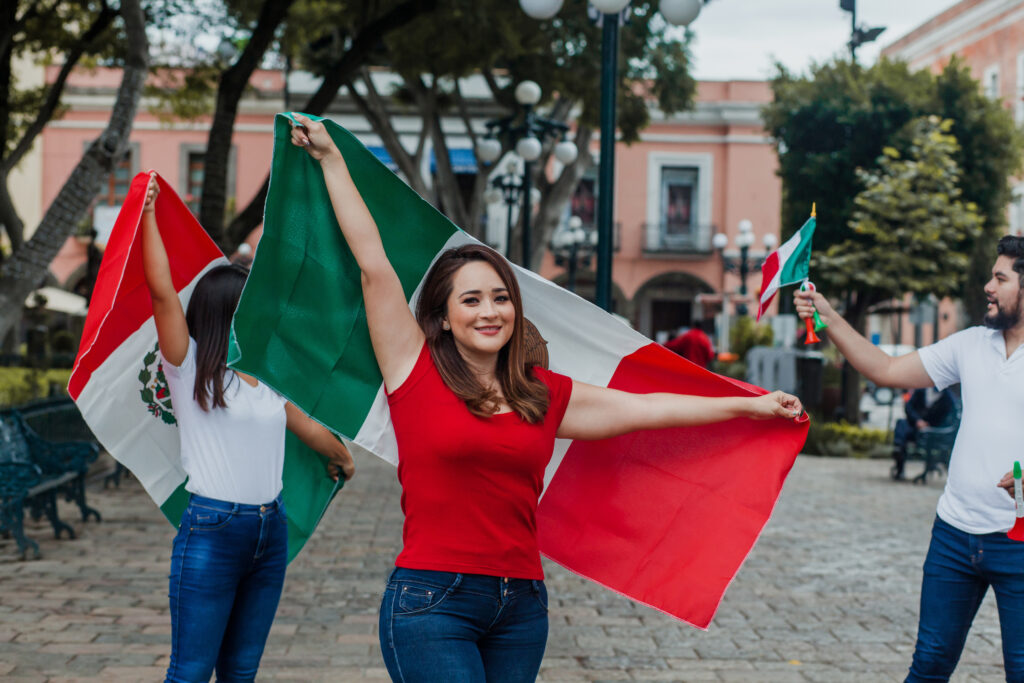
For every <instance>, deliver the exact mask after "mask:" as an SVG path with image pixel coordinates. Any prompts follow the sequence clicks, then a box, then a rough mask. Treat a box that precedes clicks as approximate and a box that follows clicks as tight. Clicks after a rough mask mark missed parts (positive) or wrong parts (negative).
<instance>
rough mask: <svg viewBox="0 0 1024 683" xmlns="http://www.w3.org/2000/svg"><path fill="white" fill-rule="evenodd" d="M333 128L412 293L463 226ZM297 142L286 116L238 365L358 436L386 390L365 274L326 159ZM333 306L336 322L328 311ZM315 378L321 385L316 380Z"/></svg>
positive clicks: (241, 311)
mask: <svg viewBox="0 0 1024 683" xmlns="http://www.w3.org/2000/svg"><path fill="white" fill-rule="evenodd" d="M310 118H314V119H318V117H310ZM325 123H326V125H327V130H328V131H329V132H330V134H331V137H332V138H334V142H335V143H336V144H337V145H338V149H339V150H340V151H341V153H342V155H343V156H344V157H345V161H346V163H347V164H348V166H349V169H350V171H351V175H352V177H353V179H354V180H355V183H356V187H357V188H358V189H359V192H360V194H361V195H362V197H363V199H364V201H365V202H366V205H367V207H368V208H369V210H370V213H371V214H372V215H373V216H374V218H375V219H376V221H377V225H378V227H379V229H380V233H381V238H382V240H383V242H384V249H385V251H387V253H388V256H389V258H390V259H391V263H392V265H394V267H395V270H396V271H397V272H398V276H399V278H400V280H401V282H402V286H403V288H404V290H405V294H406V297H411V296H412V294H413V293H414V291H415V289H416V287H417V286H418V285H419V283H420V280H421V279H422V277H423V274H424V272H425V271H426V270H427V268H428V267H429V265H430V263H431V262H432V260H433V258H434V256H435V255H436V254H437V253H438V251H440V250H441V249H442V247H443V246H444V244H445V242H446V241H447V240H448V239H449V237H451V235H452V234H453V233H454V232H456V231H457V228H456V227H455V226H454V225H453V224H452V223H451V222H450V221H448V219H447V218H445V217H444V216H443V215H441V214H440V213H438V212H436V211H434V210H433V208H432V207H430V205H429V204H427V202H425V201H424V200H423V199H422V198H420V197H419V196H418V195H417V194H416V193H415V192H413V191H412V190H411V189H409V188H408V187H407V186H404V185H402V184H400V183H395V177H394V174H393V173H392V172H391V171H390V170H389V169H388V168H387V167H386V166H384V165H383V164H382V163H381V162H380V161H378V160H377V158H376V157H375V156H374V155H373V154H372V153H371V152H370V151H369V150H367V149H366V147H364V146H363V144H362V143H361V142H359V141H358V140H357V139H356V138H355V137H354V136H353V135H352V134H351V133H349V132H348V131H346V130H344V129H343V128H341V127H340V126H338V125H336V124H334V123H332V122H330V121H326V122H325ZM290 136H291V119H290V118H289V117H287V116H285V115H283V114H279V115H278V116H277V117H276V119H275V122H274V158H273V163H272V167H271V180H270V188H269V192H268V195H267V204H266V211H265V217H264V230H263V237H262V238H261V240H260V244H259V248H258V249H257V253H256V258H255V263H254V264H253V274H252V276H250V278H249V281H248V283H247V284H246V287H245V291H244V292H243V294H242V299H241V301H240V302H239V305H238V310H237V311H236V312H235V318H234V332H235V335H236V337H237V339H238V340H239V342H240V343H241V348H240V356H241V357H240V358H237V359H233V360H234V363H233V364H232V367H235V368H237V369H239V370H241V371H243V372H251V373H252V374H254V375H255V376H257V377H259V378H260V379H261V380H263V381H264V382H266V383H267V384H269V385H270V386H272V387H274V388H276V389H278V390H279V391H281V393H283V394H284V395H285V396H287V397H288V398H289V400H291V401H292V402H294V403H295V404H297V405H299V406H300V407H301V408H302V409H303V410H305V411H306V412H308V413H309V414H310V415H312V416H313V417H314V418H315V419H317V420H318V421H320V422H321V423H324V424H328V425H331V427H332V428H334V429H336V430H338V431H339V432H341V433H342V434H345V435H347V436H349V437H354V436H355V434H357V433H358V431H359V427H360V425H361V424H362V423H363V421H364V419H365V418H366V416H367V414H368V412H369V410H370V408H371V406H372V404H373V401H374V398H375V397H376V396H377V393H378V391H379V389H380V386H381V383H382V378H381V375H380V371H379V370H378V368H377V363H376V361H375V359H374V356H373V349H372V347H371V346H370V335H369V330H368V328H367V326H366V312H365V310H364V308H363V297H362V288H361V284H360V277H359V269H358V268H357V267H356V263H355V259H354V258H353V256H352V252H351V251H350V250H349V248H348V246H347V245H346V244H345V242H344V240H343V238H342V236H341V232H340V230H339V228H338V224H337V220H336V219H335V217H334V211H333V209H332V208H331V202H330V198H329V196H328V194H327V188H326V186H325V185H324V178H323V172H322V170H321V169H320V165H319V163H318V162H316V161H314V160H313V159H312V158H311V157H310V156H309V155H308V154H307V153H306V151H305V150H303V149H301V148H298V147H296V146H294V145H292V144H291V142H290ZM396 186H397V187H396ZM289 197H291V198H293V199H292V201H287V199H288V198H289ZM294 197H302V198H303V199H304V200H305V201H301V202H297V201H294ZM307 198H308V199H307ZM424 209H428V210H424ZM325 310H326V311H330V315H327V316H325V315H323V314H322V313H320V312H321V311H325ZM341 368H345V372H344V374H343V373H342V372H341V370H340V369H341ZM310 377H316V378H323V381H322V382H315V383H314V382H309V381H307V380H308V378H310Z"/></svg>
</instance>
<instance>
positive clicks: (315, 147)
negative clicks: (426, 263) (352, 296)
mask: <svg viewBox="0 0 1024 683" xmlns="http://www.w3.org/2000/svg"><path fill="white" fill-rule="evenodd" d="M294 117H295V120H296V121H298V123H299V124H300V125H298V126H295V127H294V128H292V144H294V145H296V146H298V147H302V148H303V149H305V150H306V151H307V152H309V155H310V156H311V157H313V158H314V159H316V160H317V161H319V162H320V167H321V168H322V169H323V172H324V182H325V183H326V184H327V193H328V194H329V195H330V197H331V205H332V206H333V207H334V215H335V216H336V217H337V219H338V225H340V226H341V232H342V234H343V235H344V236H345V241H346V242H348V246H349V249H351V250H352V254H353V255H354V256H355V258H356V263H357V264H358V265H359V270H360V271H361V277H362V284H363V300H364V301H365V303H366V322H367V324H368V325H369V328H370V341H371V342H372V343H373V352H374V355H375V356H376V357H377V364H378V365H379V366H380V370H381V374H382V375H383V376H384V384H385V386H387V388H388V390H389V391H393V390H395V389H396V388H397V387H398V386H399V385H401V384H402V382H404V381H405V379H406V378H407V377H408V376H409V373H411V372H412V368H413V366H414V365H415V364H416V358H417V356H418V355H419V352H420V349H422V348H423V342H424V340H425V337H424V335H423V331H422V330H421V329H420V326H419V324H418V323H417V322H416V318H415V317H413V314H412V311H411V310H409V304H408V302H407V301H406V299H405V292H404V291H402V283H401V282H400V281H399V279H398V274H397V273H395V269H394V268H393V267H392V265H391V262H390V261H388V257H387V254H386V253H385V252H384V245H383V243H382V242H381V239H380V233H379V232H378V231H377V224H376V223H375V222H374V220H373V216H371V215H370V211H369V209H367V208H366V203H365V202H364V201H363V198H362V197H361V196H360V194H359V191H358V190H357V189H356V185H355V183H354V182H353V181H352V176H351V175H350V174H349V171H348V165H347V164H346V163H345V159H344V158H343V157H342V155H341V152H339V151H338V147H337V146H336V145H335V144H334V140H332V139H331V136H330V134H329V133H328V132H327V129H326V128H325V127H324V125H323V124H322V123H320V122H319V121H313V120H312V119H309V118H307V117H305V116H302V115H301V114H294Z"/></svg>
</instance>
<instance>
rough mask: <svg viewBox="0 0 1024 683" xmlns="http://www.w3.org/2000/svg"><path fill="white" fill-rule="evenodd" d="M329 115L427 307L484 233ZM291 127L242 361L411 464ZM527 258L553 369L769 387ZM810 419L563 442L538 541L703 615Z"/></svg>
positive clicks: (393, 458)
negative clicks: (699, 361) (654, 332)
mask: <svg viewBox="0 0 1024 683" xmlns="http://www.w3.org/2000/svg"><path fill="white" fill-rule="evenodd" d="M310 118H316V117H310ZM324 123H325V125H326V127H327V130H328V132H329V133H330V135H331V136H332V138H333V139H334V142H335V143H336V145H337V146H338V149H339V151H340V152H341V153H342V155H343V156H344V157H345V161H346V165H347V166H348V169H349V172H350V173H351V176H352V179H353V181H354V182H355V184H356V187H357V189H358V190H359V192H360V194H361V195H362V197H363V200H364V201H365V203H366V206H367V208H368V209H369V211H370V213H371V215H372V216H373V218H374V220H375V222H376V224H377V227H378V229H379V231H380V235H381V239H382V242H383V245H384V249H385V251H386V252H387V255H388V258H389V260H390V261H391V263H392V265H393V266H394V268H395V271H396V272H397V274H398V277H399V279H400V280H401V282H402V285H403V289H404V291H405V294H406V297H407V299H408V301H409V304H410V306H412V307H414V306H415V301H416V297H417V292H418V289H419V287H420V283H421V282H422V280H423V279H424V277H425V276H426V274H427V272H428V270H429V269H430V266H431V264H432V263H433V261H434V259H435V258H436V257H437V256H438V255H439V254H440V253H441V252H443V251H444V250H446V249H448V248H451V247H453V246H458V245H461V244H466V243H469V242H473V241H474V240H473V238H471V237H470V236H469V235H467V234H466V233H464V232H463V231H461V230H459V229H458V228H457V227H455V226H454V225H453V224H452V223H451V222H450V221H448V219H447V218H445V217H444V216H443V215H441V214H440V213H438V212H437V211H436V210H435V209H434V208H433V207H432V206H431V205H430V204H428V203H427V202H426V201H425V200H423V199H422V198H421V197H419V196H418V195H417V194H416V193H415V192H413V191H412V190H411V189H410V188H409V187H408V186H407V185H406V184H405V183H404V182H402V181H401V179H399V178H398V177H397V176H396V175H395V174H394V173H393V172H391V171H390V170H388V168H387V167H386V166H384V165H383V164H381V163H380V162H379V161H378V160H377V159H376V157H374V155H373V154H372V153H371V152H369V151H368V150H367V149H366V148H365V147H364V146H363V145H362V144H361V143H360V142H359V141H358V140H357V139H356V138H355V137H354V136H353V135H352V134H351V133H349V132H348V131H346V130H345V129H343V128H341V127H340V126H338V125H336V124H334V123H333V122H331V121H324ZM290 126H291V119H290V118H289V117H288V116H286V115H279V116H278V117H277V120H276V121H275V125H274V137H275V144H274V157H273V166H272V170H271V182H270V188H269V193H268V196H267V204H266V214H265V224H264V233H263V238H262V241H261V243H260V247H259V249H258V250H257V252H256V258H255V262H254V264H253V271H252V274H251V275H250V277H249V282H248V284H247V285H246V288H245V291H244V292H243V294H242V299H241V301H240V302H239V306H238V310H237V311H236V313H235V318H234V333H235V336H236V339H237V342H238V349H237V350H238V355H237V357H236V358H235V359H234V361H233V362H234V365H233V367H237V368H238V369H240V370H242V371H244V372H247V373H250V374H252V375H255V376H256V377H259V378H260V379H261V380H263V381H265V382H266V383H267V384H269V385H270V386H272V387H274V388H275V389H276V390H277V391H279V392H281V393H282V394H284V395H285V396H287V397H288V398H289V399H291V400H292V401H293V402H295V403H296V404H297V405H299V407H301V408H302V409H304V410H305V411H306V412H308V413H309V414H311V415H312V416H313V417H314V418H316V419H318V420H320V421H321V422H323V423H324V424H326V425H327V426H329V427H331V428H332V429H334V430H335V431H337V432H338V433H341V434H344V435H345V436H347V437H350V438H352V439H353V441H354V442H355V444H356V445H357V446H360V447H362V448H365V449H367V450H369V451H371V452H372V453H374V454H376V455H378V456H379V457H381V458H383V459H386V460H388V461H390V462H392V463H397V462H398V458H399V457H400V455H401V454H399V453H398V451H397V444H396V441H395V437H394V433H393V430H392V427H391V421H390V414H389V412H388V406H387V401H386V397H385V389H384V386H383V382H382V379H381V374H380V371H379V369H378V368H377V364H376V362H375V358H374V355H373V349H372V347H371V346H370V337H369V331H368V327H367V324H366V312H365V309H364V303H363V300H362V292H361V284H360V273H359V269H358V267H357V266H356V263H355V260H354V258H353V257H352V254H351V251H350V250H349V248H348V246H347V245H346V244H345V242H344V240H343V238H342V236H341V232H340V229H339V227H338V224H337V221H336V219H335V216H334V211H333V209H332V206H331V202H330V198H329V196H328V194H327V188H326V186H325V184H324V180H323V175H322V171H321V169H320V168H319V165H318V164H317V163H316V162H315V161H313V160H312V159H311V158H310V157H309V155H308V154H307V153H306V152H305V151H304V150H303V149H301V148H299V147H296V146H294V145H292V144H291V142H290V133H291V131H290ZM515 272H516V277H517V278H518V280H519V285H520V287H521V289H522V295H523V307H524V311H523V313H524V314H525V316H526V317H527V318H529V319H530V320H531V321H532V322H533V324H534V325H535V326H536V327H537V329H538V331H539V332H540V335H541V336H542V337H543V338H544V339H545V340H547V341H548V346H547V349H548V355H549V359H550V366H551V369H552V370H554V371H556V372H560V373H563V374H565V375H568V376H570V377H572V378H573V379H576V380H579V381H583V382H588V383H590V384H595V385H597V386H608V387H613V388H617V389H622V390H626V391H633V392H640V393H643V392H656V391H670V392H675V393H687V394H699V395H705V396H750V395H756V394H761V393H764V391H763V390H762V389H759V388H757V387H752V386H750V385H747V384H745V383H743V382H739V381H736V380H731V379H728V378H725V377H720V376H718V375H715V374H713V373H710V372H708V371H706V370H704V369H703V368H698V367H697V366H695V365H693V364H692V363H689V362H687V361H685V360H683V359H682V358H680V357H679V356H676V355H675V354H673V353H672V352H670V351H668V350H667V349H665V348H663V347H661V346H660V345H658V344H655V343H653V342H651V341H650V340H649V339H647V338H646V337H644V336H643V335H641V334H639V333H637V332H636V331H634V330H632V329H631V328H630V327H628V326H627V325H624V324H622V323H621V322H619V321H618V320H616V319H615V318H614V317H612V316H610V315H608V314H607V313H605V312H604V311H602V310H601V309H599V308H597V307H596V306H594V305H592V304H590V303H589V302H587V301H584V300H583V299H581V298H579V297H577V296H576V295H574V294H572V293H570V292H568V291H566V290H565V289H562V288H561V287H558V286H556V285H554V284H552V283H550V282H548V281H547V280H544V279H543V278H541V277H539V276H537V275H536V274H534V273H531V272H529V271H527V270H523V269H520V268H516V269H515ZM806 434H807V422H806V420H804V421H801V422H799V423H794V422H790V421H781V420H770V421H764V422H755V421H751V420H735V421H732V422H729V423H728V426H717V427H716V426H703V427H695V428H680V429H667V430H651V431H648V432H640V433H635V434H630V435H624V436H621V437H617V438H615V439H608V440H604V441H593V442H582V441H567V440H559V441H558V442H556V445H555V449H554V453H552V455H551V460H550V462H549V464H548V467H547V471H546V473H545V481H544V484H545V489H544V493H543V495H542V498H541V500H540V504H539V507H538V510H537V530H538V540H539V544H540V548H541V552H542V553H543V554H545V555H546V556H548V557H549V558H551V559H552V560H554V561H556V562H558V563H559V564H562V565H563V566H565V567H567V568H569V569H570V570H572V571H574V572H576V573H578V574H581V575H582V576H585V577H587V578H589V579H591V580H593V581H596V582H598V583H600V584H602V585H604V586H607V587H609V588H611V589H613V590H615V591H618V592H619V593H622V594H624V595H627V596H629V597H631V598H633V599H634V600H638V601H640V602H643V603H645V604H648V605H651V606H653V607H655V608H657V609H659V610H662V611H664V612H667V613H669V614H671V615H673V616H675V617H677V618H679V619H682V620H684V621H687V622H689V623H691V624H694V625H696V626H699V627H701V628H705V627H707V625H708V624H709V623H710V621H711V618H712V616H713V615H714V612H715V610H716V609H717V608H718V605H719V603H720V601H721V599H722V596H723V594H724V592H725V589H726V587H727V586H728V585H729V583H730V581H731V580H732V578H733V576H735V574H736V572H737V571H738V569H739V566H740V565H741V564H742V562H743V560H744V559H745V558H746V556H747V554H748V553H749V552H750V550H751V548H752V547H753V545H754V543H755V541H756V539H757V536H758V535H759V534H760V532H761V530H762V528H763V527H764V525H765V524H766V523H767V522H768V518H769V516H770V515H771V511H772V509H773V507H774V505H775V502H776V500H777V499H778V495H779V492H780V491H781V488H782V483H783V481H784V480H785V477H786V474H787V473H788V472H789V469H790V468H791V467H792V464H793V461H794V459H795V457H796V454H797V453H798V452H799V450H800V447H801V446H802V445H803V442H804V439H805V437H806ZM752 465H756V466H752ZM394 504H395V505H398V501H397V500H396V501H395V503H394Z"/></svg>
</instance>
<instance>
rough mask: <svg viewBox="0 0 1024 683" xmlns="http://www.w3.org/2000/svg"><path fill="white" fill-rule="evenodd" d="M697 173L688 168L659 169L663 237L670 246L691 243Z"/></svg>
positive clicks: (694, 232) (693, 234) (694, 219)
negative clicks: (673, 243)
mask: <svg viewBox="0 0 1024 683" xmlns="http://www.w3.org/2000/svg"><path fill="white" fill-rule="evenodd" d="M699 177H700V171H698V169H696V168H693V167H691V166H681V167H677V166H665V167H662V169H661V223H662V234H663V235H664V237H665V240H666V241H667V242H669V243H672V242H675V243H686V242H691V243H692V242H693V241H694V238H695V236H696V227H697V225H696V223H697V202H698V199H697V186H698V180H699Z"/></svg>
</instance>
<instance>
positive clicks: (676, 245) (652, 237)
mask: <svg viewBox="0 0 1024 683" xmlns="http://www.w3.org/2000/svg"><path fill="white" fill-rule="evenodd" d="M643 229H644V241H643V252H644V255H646V256H666V257H679V256H696V257H705V256H710V255H711V254H712V253H713V248H712V246H711V236H712V235H713V234H714V233H715V232H716V228H715V226H714V225H710V224H708V225H696V224H680V223H672V222H665V223H645V224H644V226H643Z"/></svg>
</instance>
